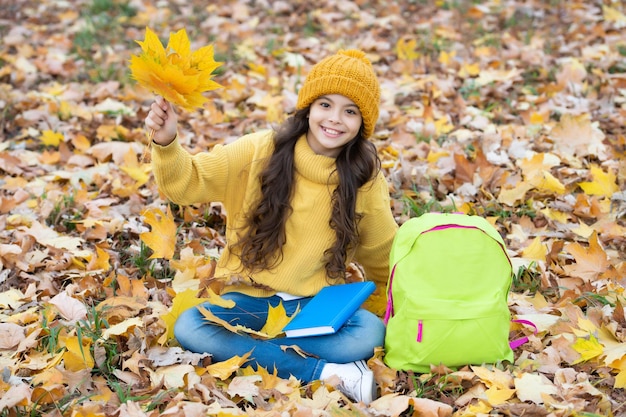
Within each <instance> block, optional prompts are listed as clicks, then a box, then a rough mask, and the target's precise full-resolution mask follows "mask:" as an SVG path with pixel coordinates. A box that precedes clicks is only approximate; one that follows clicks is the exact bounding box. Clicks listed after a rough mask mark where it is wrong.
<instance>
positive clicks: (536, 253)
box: [522, 236, 548, 262]
mask: <svg viewBox="0 0 626 417" xmlns="http://www.w3.org/2000/svg"><path fill="white" fill-rule="evenodd" d="M547 253H548V248H547V247H546V245H544V244H542V243H541V237H539V236H537V237H535V238H534V239H533V241H532V242H531V244H530V245H528V246H526V247H525V248H524V250H522V257H523V258H525V259H533V260H536V261H543V262H545V260H546V254H547Z"/></svg>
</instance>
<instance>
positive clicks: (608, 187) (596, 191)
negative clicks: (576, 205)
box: [578, 165, 619, 197]
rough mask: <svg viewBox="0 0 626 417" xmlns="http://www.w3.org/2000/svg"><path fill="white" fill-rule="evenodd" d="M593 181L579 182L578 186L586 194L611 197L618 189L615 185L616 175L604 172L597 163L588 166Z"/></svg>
mask: <svg viewBox="0 0 626 417" xmlns="http://www.w3.org/2000/svg"><path fill="white" fill-rule="evenodd" d="M590 172H591V176H592V177H593V181H586V182H579V183H578V186H579V187H580V188H582V189H583V191H584V192H585V194H587V195H600V196H603V197H611V196H612V195H613V194H614V193H616V192H618V191H619V186H618V185H617V176H616V175H615V173H613V172H608V173H607V172H604V171H603V170H602V168H600V167H599V166H597V165H592V166H591V168H590Z"/></svg>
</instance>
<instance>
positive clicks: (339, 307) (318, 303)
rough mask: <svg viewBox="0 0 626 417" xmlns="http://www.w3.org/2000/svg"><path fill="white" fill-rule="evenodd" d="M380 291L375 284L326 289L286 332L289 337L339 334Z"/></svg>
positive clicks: (314, 298)
mask: <svg viewBox="0 0 626 417" xmlns="http://www.w3.org/2000/svg"><path fill="white" fill-rule="evenodd" d="M375 289H376V284H374V283H373V282H372V281H365V282H353V283H349V284H340V285H331V286H328V287H324V288H322V289H321V290H320V292H318V293H317V294H315V296H314V297H313V298H312V299H311V301H309V303H308V304H307V305H305V306H304V307H303V308H302V310H300V312H299V313H298V314H296V315H295V316H294V317H293V318H292V319H291V321H290V322H289V323H288V324H287V325H286V326H285V327H284V328H283V331H284V332H285V336H286V337H301V336H319V335H323V334H331V333H335V332H336V331H337V330H339V328H340V327H341V326H343V324H344V323H345V322H346V321H347V320H348V319H349V318H350V317H351V316H352V315H353V314H354V312H355V311H357V310H358V308H359V307H360V306H361V304H363V302H364V301H365V300H366V299H367V297H369V296H370V294H371V293H373V292H374V290H375Z"/></svg>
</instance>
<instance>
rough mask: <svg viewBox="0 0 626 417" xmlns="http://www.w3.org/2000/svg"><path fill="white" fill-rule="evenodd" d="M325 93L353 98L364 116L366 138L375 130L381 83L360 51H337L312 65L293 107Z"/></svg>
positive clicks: (302, 105)
mask: <svg viewBox="0 0 626 417" xmlns="http://www.w3.org/2000/svg"><path fill="white" fill-rule="evenodd" d="M324 94H341V95H343V96H346V97H348V98H349V99H350V100H352V101H354V103H355V104H356V105H357V106H358V107H359V110H360V111H361V115H362V116H363V133H364V135H365V137H366V138H369V137H370V136H371V135H372V133H374V127H375V126H376V122H377V121H378V103H379V101H380V85H379V84H378V79H377V78H376V74H375V73H374V68H373V67H372V63H371V62H370V61H369V60H368V59H367V57H366V56H365V53H364V52H363V51H360V50H358V49H348V50H340V51H339V52H337V53H336V54H335V55H331V56H329V57H327V58H324V59H323V60H321V61H320V62H318V63H317V64H315V65H314V66H313V68H311V71H310V72H309V74H308V75H307V77H306V80H305V81H304V84H303V85H302V88H301V89H300V92H299V93H298V102H297V103H296V108H297V109H303V108H305V107H307V106H309V105H310V104H311V103H313V102H314V101H315V100H316V99H317V98H318V97H320V96H322V95H324Z"/></svg>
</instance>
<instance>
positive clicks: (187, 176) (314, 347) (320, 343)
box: [145, 50, 397, 404]
mask: <svg viewBox="0 0 626 417" xmlns="http://www.w3.org/2000/svg"><path fill="white" fill-rule="evenodd" d="M379 100H380V87H379V83H378V80H377V78H376V75H375V73H374V70H373V68H372V65H371V63H370V61H369V60H368V59H367V58H366V57H365V54H364V53H363V52H362V51H359V50H347V51H339V52H338V53H337V54H335V55H332V56H330V57H327V58H325V59H324V60H322V61H321V62H319V63H318V64H316V65H315V66H314V67H313V68H312V69H311V71H310V73H309V75H308V76H307V78H306V80H305V82H304V84H303V86H302V89H301V90H300V92H299V94H298V102H297V105H296V110H297V111H296V113H295V114H294V115H293V116H291V117H290V118H288V119H287V120H286V121H285V123H284V124H283V125H282V126H281V127H280V128H278V129H277V131H275V132H274V131H262V132H257V133H253V134H249V135H246V136H244V137H242V138H240V139H238V140H236V141H234V142H233V143H231V144H228V145H225V146H222V145H217V146H215V147H214V148H213V149H212V150H211V151H210V152H203V153H199V154H197V155H194V156H192V155H190V154H189V153H188V152H187V151H186V150H184V149H183V147H182V146H181V145H180V144H179V142H178V141H177V139H176V125H177V116H176V113H175V112H174V111H173V109H172V107H171V105H170V104H169V103H167V102H165V101H164V100H163V99H162V98H158V99H157V100H156V101H155V102H154V103H153V104H152V106H151V110H150V112H149V114H148V116H147V117H146V121H145V124H146V127H147V128H149V129H154V131H155V133H154V139H153V140H154V146H153V151H152V152H153V155H152V161H153V171H154V175H155V178H156V182H157V185H158V187H159V189H160V190H161V191H162V192H163V193H164V194H165V196H167V198H169V199H170V200H171V201H173V202H175V203H177V204H181V205H184V204H194V203H201V202H210V201H220V202H222V204H223V206H224V208H225V209H226V213H227V217H228V220H227V228H226V240H227V246H226V248H225V249H224V251H223V253H222V255H221V257H220V260H219V262H218V266H217V269H216V272H215V276H216V277H219V278H221V279H223V280H224V282H225V289H224V291H223V294H222V297H223V298H225V299H229V300H233V301H234V302H235V307H234V308H231V309H228V308H223V307H218V306H215V305H211V304H208V303H207V304H205V305H203V307H205V308H207V309H209V310H211V312H212V313H213V314H215V315H216V316H218V317H220V318H222V319H224V320H228V321H229V322H230V323H232V324H233V325H237V324H240V325H242V326H245V327H248V328H252V329H255V330H260V329H261V327H262V326H263V325H264V324H265V321H266V319H267V312H268V306H269V305H271V306H276V305H278V304H279V303H280V302H282V303H283V305H284V307H285V310H286V312H287V314H289V315H292V314H293V313H294V311H296V309H297V308H298V306H300V307H303V306H304V305H305V304H306V303H307V302H308V301H309V300H310V298H311V297H312V296H313V295H315V294H316V293H317V292H318V291H319V290H320V289H321V288H323V287H324V286H327V285H335V284H341V283H344V282H345V272H346V265H348V264H349V263H350V262H351V261H353V260H354V261H357V262H359V263H360V264H361V265H362V266H363V268H364V270H365V273H366V277H368V278H369V279H373V280H376V281H378V283H379V285H382V286H383V287H384V286H385V284H386V279H387V274H388V258H389V250H390V248H391V243H392V240H393V237H394V235H395V232H396V230H397V224H396V222H395V221H394V218H393V216H392V213H391V209H390V200H389V192H388V186H387V183H386V180H385V178H384V176H383V174H382V172H381V171H380V160H379V159H378V156H377V153H376V148H375V147H374V145H373V144H372V143H371V142H369V141H368V140H367V139H368V138H369V137H370V135H371V134H372V132H373V131H374V126H375V125H376V121H377V119H378V103H379ZM337 302H338V303H340V302H341V300H337ZM384 334H385V328H384V325H383V323H382V321H381V320H380V319H379V318H378V317H377V316H376V315H374V314H372V313H371V312H369V311H366V310H364V309H359V310H358V311H357V312H356V313H355V314H354V315H353V316H352V317H351V318H350V319H349V320H348V322H347V323H346V324H345V325H344V326H343V327H342V328H341V329H340V330H339V331H338V332H337V333H335V334H332V335H324V336H312V337H300V338H291V339H285V338H276V339H272V340H259V339H256V338H253V337H251V336H249V335H247V334H237V333H233V332H231V331H229V330H227V329H226V328H224V327H221V326H218V325H215V324H212V323H210V322H207V321H206V320H205V319H204V318H203V316H202V314H201V313H200V312H199V311H198V309H196V308H191V309H189V310H187V311H185V312H183V313H182V314H181V315H180V316H179V318H178V320H177V322H176V325H175V336H176V339H177V340H178V342H179V343H180V345H181V346H182V347H183V348H185V349H188V350H190V351H193V352H208V353H210V354H211V355H212V356H213V359H214V360H215V361H224V360H227V359H229V358H231V357H233V356H235V355H239V356H243V355H245V354H246V353H248V352H251V357H250V362H251V363H256V364H257V365H258V366H262V367H264V368H266V369H268V370H269V371H270V372H271V371H272V370H273V369H276V370H277V373H278V375H279V376H280V377H282V378H288V377H289V376H290V375H293V376H295V377H296V378H298V379H300V380H302V381H304V382H309V381H313V380H317V379H321V380H324V379H327V378H329V377H331V376H333V375H336V376H338V377H339V378H340V380H341V384H340V385H339V387H338V388H339V389H340V390H341V391H342V392H344V393H345V394H346V395H347V396H349V397H351V398H352V399H354V400H356V401H362V402H364V403H366V404H368V403H369V402H370V401H372V399H373V398H374V397H375V394H376V385H375V382H374V378H373V373H372V372H371V370H369V369H368V367H367V365H366V363H365V362H364V360H365V359H367V358H370V357H371V356H372V355H373V353H374V348H375V347H377V346H382V345H383V340H384ZM292 345H298V346H299V347H300V349H301V350H302V351H303V352H306V354H307V355H306V357H303V356H301V355H300V354H298V353H297V352H296V351H295V350H293V349H290V348H285V349H283V347H284V346H292Z"/></svg>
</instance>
